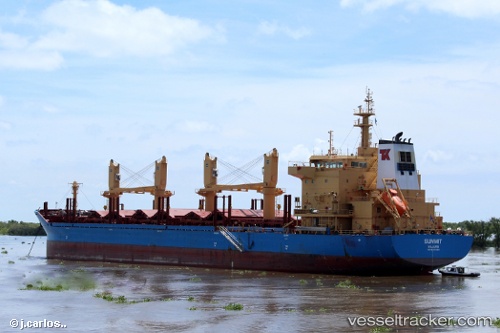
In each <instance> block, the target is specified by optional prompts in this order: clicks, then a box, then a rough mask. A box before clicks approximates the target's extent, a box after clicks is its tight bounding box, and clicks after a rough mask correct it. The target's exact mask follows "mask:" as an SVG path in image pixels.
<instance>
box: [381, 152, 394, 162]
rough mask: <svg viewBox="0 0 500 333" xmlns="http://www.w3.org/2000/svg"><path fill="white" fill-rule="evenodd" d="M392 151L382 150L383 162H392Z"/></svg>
mask: <svg viewBox="0 0 500 333" xmlns="http://www.w3.org/2000/svg"><path fill="white" fill-rule="evenodd" d="M390 151H391V150H390V149H380V155H381V158H382V161H390V160H391V158H390V157H389V152H390Z"/></svg>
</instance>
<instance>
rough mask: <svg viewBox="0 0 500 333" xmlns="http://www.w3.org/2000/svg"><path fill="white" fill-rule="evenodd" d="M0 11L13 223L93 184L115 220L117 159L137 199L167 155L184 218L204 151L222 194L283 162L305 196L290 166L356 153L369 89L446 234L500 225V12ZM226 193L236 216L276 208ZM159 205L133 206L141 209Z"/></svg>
mask: <svg viewBox="0 0 500 333" xmlns="http://www.w3.org/2000/svg"><path fill="white" fill-rule="evenodd" d="M0 8H1V11H0V153H1V156H2V157H1V161H2V162H1V167H0V170H1V172H0V200H1V203H0V221H8V220H11V219H13V220H18V221H35V216H34V214H33V212H34V210H36V209H37V208H39V207H42V206H43V202H44V201H47V202H49V206H50V207H54V206H57V207H62V206H63V205H64V202H65V198H66V197H69V196H70V183H71V182H73V181H77V182H79V183H81V184H82V185H81V188H80V197H79V208H81V209H102V207H103V206H104V205H105V204H106V201H105V199H104V198H103V197H102V196H101V193H102V191H105V190H107V186H108V179H107V174H108V165H109V163H110V160H111V159H113V160H114V161H115V162H117V163H120V165H121V167H122V172H121V173H122V184H124V182H125V181H127V182H128V181H131V182H130V183H127V184H130V186H142V185H152V183H153V176H152V175H153V170H152V169H151V168H148V166H151V165H152V163H154V161H155V160H158V159H160V158H161V157H162V156H166V158H167V160H168V181H167V188H168V189H169V190H170V191H172V192H174V193H175V194H174V196H173V197H172V199H171V206H172V207H173V208H195V207H197V206H198V200H199V198H200V197H199V196H198V195H197V194H196V192H195V191H196V189H199V188H202V187H203V159H204V156H205V153H207V152H208V153H209V154H210V155H211V156H213V157H217V158H218V160H219V169H220V171H219V180H221V178H223V177H224V176H225V175H228V176H227V177H226V178H224V179H223V180H227V181H228V182H232V183H238V182H242V181H239V180H238V179H232V178H231V177H230V176H231V175H234V174H235V173H238V172H235V171H234V170H232V169H231V166H234V167H244V169H245V171H248V173H249V174H251V175H252V176H253V177H254V178H252V181H255V179H257V180H258V179H259V177H261V167H262V163H263V155H264V154H266V153H268V152H270V151H271V150H272V149H273V148H276V149H277V150H278V152H279V158H280V166H279V179H278V186H279V187H281V188H283V189H284V190H285V191H286V193H288V194H291V195H292V196H294V197H295V196H300V181H299V180H298V179H296V178H294V177H292V176H289V175H288V174H287V167H288V164H289V163H291V162H294V161H307V160H308V158H309V156H310V155H311V154H313V153H315V154H321V153H326V152H327V150H328V139H329V137H328V131H330V130H333V133H334V134H333V135H334V140H333V144H334V146H335V148H337V149H340V150H341V151H342V152H343V153H352V152H355V149H356V147H357V146H358V145H359V139H360V133H359V129H358V128H353V126H352V125H353V122H354V120H355V119H356V118H355V117H354V116H353V110H354V109H355V108H357V106H358V105H361V104H363V99H364V97H365V92H366V89H367V88H369V89H370V90H371V91H372V92H373V98H374V101H375V112H376V119H377V125H376V126H374V127H373V129H372V136H373V142H377V141H378V140H379V139H390V138H392V137H393V136H394V135H395V134H396V133H397V132H400V131H403V132H404V137H411V138H412V142H413V143H414V144H415V152H416V163H417V169H418V170H419V171H420V173H421V174H422V187H423V188H424V189H425V190H426V193H427V197H428V198H429V199H432V198H435V199H437V200H438V201H439V202H440V206H438V207H437V212H438V213H439V214H440V215H442V216H443V217H444V221H448V222H460V221H464V220H485V221H487V220H489V219H490V218H492V217H500V212H499V209H498V207H499V204H498V198H499V197H498V194H497V193H496V190H497V189H496V187H497V186H499V185H500V168H499V165H500V148H499V145H498V142H497V139H496V138H497V135H498V134H495V133H498V132H497V131H498V128H499V124H500V115H499V111H500V106H499V104H498V103H497V102H496V99H498V96H499V95H500V33H499V31H500V2H499V1H497V0H439V1H437V0H340V1H339V0H336V1H332V0H328V1H327V0H324V1H321V0H320V1H307V2H306V1H295V0H290V1H273V0H266V1H259V0H256V1H245V0H242V1H223V0H207V1H202V2H200V1H191V0H182V1H160V0H141V1H132V0H126V1H108V0H97V1H94V0H88V1H83V0H63V1H48V0H19V1H7V0H0ZM261 158H262V163H261V162H259V161H260V159H261ZM252 161H257V163H256V164H255V163H251V162H252ZM249 165H256V167H255V168H253V169H249ZM140 170H144V173H143V174H141V176H138V175H137V174H136V172H138V171H140ZM127 172H129V173H127ZM247 178H248V177H247ZM133 180H135V182H132V181H133ZM148 182H149V183H148ZM220 182H221V181H220ZM225 194H226V195H232V198H233V207H235V208H250V199H251V198H261V196H260V195H259V194H257V193H254V192H249V193H243V194H242V193H231V192H227V193H225ZM151 200H152V198H151V197H150V196H149V195H143V196H137V195H135V196H134V195H130V194H127V195H124V196H123V198H122V200H121V202H122V203H124V205H125V208H128V209H138V208H150V206H151Z"/></svg>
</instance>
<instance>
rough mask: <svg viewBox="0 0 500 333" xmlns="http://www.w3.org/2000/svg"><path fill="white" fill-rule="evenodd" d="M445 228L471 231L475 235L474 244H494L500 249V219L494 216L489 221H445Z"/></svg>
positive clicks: (486, 245) (475, 245) (482, 246)
mask: <svg viewBox="0 0 500 333" xmlns="http://www.w3.org/2000/svg"><path fill="white" fill-rule="evenodd" d="M443 227H444V229H448V228H451V229H452V230H455V229H457V228H461V229H462V230H463V231H465V232H467V233H470V234H472V235H473V237H474V242H473V243H472V246H474V247H479V248H485V247H490V246H494V247H495V248H497V249H500V219H499V218H496V217H492V218H491V219H490V220H489V221H487V222H485V221H472V220H467V221H463V222H458V223H451V222H444V223H443Z"/></svg>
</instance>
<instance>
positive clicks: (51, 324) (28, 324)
mask: <svg viewBox="0 0 500 333" xmlns="http://www.w3.org/2000/svg"><path fill="white" fill-rule="evenodd" d="M9 324H10V327H12V328H19V329H20V330H24V329H25V328H66V325H64V324H63V323H61V322H60V321H59V320H47V319H43V320H26V321H25V320H24V319H16V318H13V319H11V320H10V322H9Z"/></svg>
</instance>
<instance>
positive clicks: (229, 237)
mask: <svg viewBox="0 0 500 333" xmlns="http://www.w3.org/2000/svg"><path fill="white" fill-rule="evenodd" d="M219 231H220V233H221V234H222V236H224V237H225V238H226V239H227V240H228V241H229V243H231V244H233V246H234V247H235V248H236V249H238V251H240V252H243V251H244V250H245V248H244V247H243V244H241V242H240V241H239V240H238V239H237V238H236V236H235V235H233V234H232V233H231V232H230V231H229V230H227V228H226V227H223V226H219Z"/></svg>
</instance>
